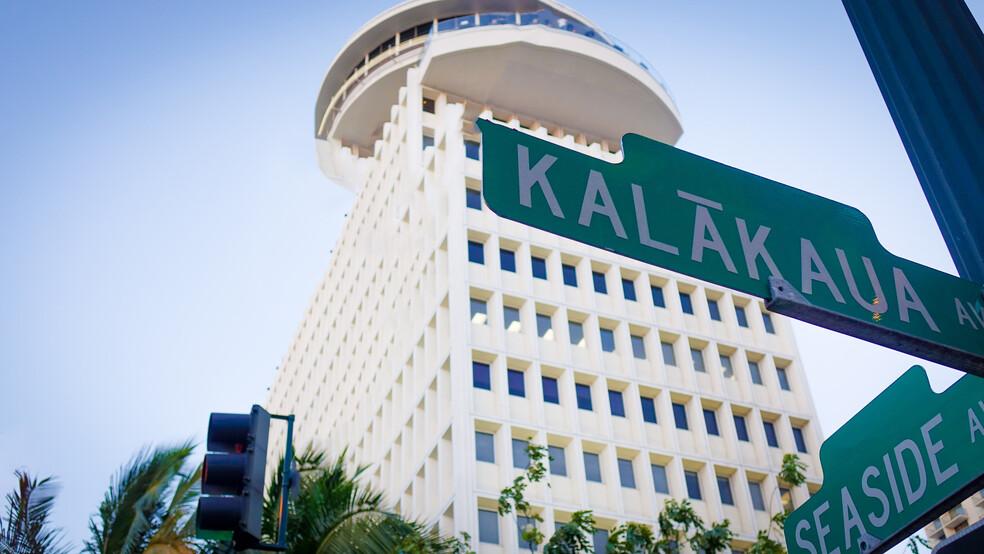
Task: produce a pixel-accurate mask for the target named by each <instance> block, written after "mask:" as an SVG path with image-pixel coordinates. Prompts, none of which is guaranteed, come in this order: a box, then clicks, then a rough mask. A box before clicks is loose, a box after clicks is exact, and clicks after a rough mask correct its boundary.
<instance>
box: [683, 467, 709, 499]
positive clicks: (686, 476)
mask: <svg viewBox="0 0 984 554" xmlns="http://www.w3.org/2000/svg"><path fill="white" fill-rule="evenodd" d="M683 480H684V481H686V482H687V496H689V497H690V498H693V499H694V500H703V499H704V496H703V495H702V494H701V493H700V475H698V474H697V472H696V471H684V472H683Z"/></svg>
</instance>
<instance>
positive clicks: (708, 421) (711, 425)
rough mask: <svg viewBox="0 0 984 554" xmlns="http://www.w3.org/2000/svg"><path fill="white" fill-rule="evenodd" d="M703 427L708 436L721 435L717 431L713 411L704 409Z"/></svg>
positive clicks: (715, 416)
mask: <svg viewBox="0 0 984 554" xmlns="http://www.w3.org/2000/svg"><path fill="white" fill-rule="evenodd" d="M704 426H705V427H707V434H708V435H718V436H720V435H721V432H720V431H718V419H717V414H716V413H714V410H708V409H706V408H705V409H704Z"/></svg>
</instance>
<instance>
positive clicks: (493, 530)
mask: <svg viewBox="0 0 984 554" xmlns="http://www.w3.org/2000/svg"><path fill="white" fill-rule="evenodd" d="M478 540H479V542H486V543H489V544H499V514H497V513H495V512H493V511H491V510H479V511H478Z"/></svg>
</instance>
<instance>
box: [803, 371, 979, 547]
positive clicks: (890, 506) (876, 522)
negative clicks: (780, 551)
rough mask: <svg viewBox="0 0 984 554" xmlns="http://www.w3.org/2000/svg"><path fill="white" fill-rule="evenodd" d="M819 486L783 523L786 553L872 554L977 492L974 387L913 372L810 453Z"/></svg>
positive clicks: (975, 382)
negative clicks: (815, 458)
mask: <svg viewBox="0 0 984 554" xmlns="http://www.w3.org/2000/svg"><path fill="white" fill-rule="evenodd" d="M820 465H821V466H822V467H823V475H824V479H823V486H822V487H821V488H820V490H819V491H818V492H817V493H816V494H814V495H813V496H811V497H810V499H809V500H807V501H806V502H805V503H804V504H803V505H802V506H800V507H799V508H797V509H796V510H795V511H793V513H792V514H790V515H789V517H788V518H786V526H785V533H786V544H787V546H788V547H789V551H790V552H802V553H810V554H832V553H835V552H840V554H866V553H870V552H881V551H883V550H885V549H886V548H888V547H890V546H891V545H894V544H896V543H898V542H899V541H900V540H902V539H904V538H905V537H908V536H909V535H910V534H912V533H914V532H916V531H918V530H919V529H920V528H921V527H923V526H924V525H926V524H928V523H929V522H930V521H932V520H933V519H935V518H936V517H938V516H939V515H940V514H941V513H942V512H944V511H945V510H946V509H948V508H950V507H952V506H953V505H954V504H955V503H957V502H959V501H960V500H963V499H964V498H966V497H967V496H969V495H970V494H971V493H973V492H974V491H976V490H978V489H980V487H981V485H982V482H981V481H980V479H981V476H982V472H984V379H981V378H979V377H977V376H974V375H965V376H963V377H961V378H960V380H958V381H957V382H956V383H954V384H953V385H952V386H950V388H948V389H947V390H946V391H944V392H942V393H940V394H936V393H934V392H933V391H932V389H930V387H929V380H928V379H927V377H926V371H925V370H924V369H923V368H921V367H919V366H913V367H912V368H910V369H909V371H907V372H905V373H904V374H903V375H902V376H901V377H899V378H898V380H896V381H895V382H894V383H892V384H891V385H890V386H889V387H888V388H887V389H885V391H884V392H882V393H881V394H879V395H878V397H876V398H875V399H874V400H872V401H871V402H870V403H868V405H867V406H865V407H864V408H863V409H862V410H861V411H860V412H858V414H857V415H855V416H854V417H853V418H851V420H850V421H848V422H847V423H845V424H844V426H843V427H841V428H840V429H838V430H837V432H835V433H834V434H833V435H832V436H831V437H830V438H829V439H827V440H826V441H824V443H823V446H822V447H821V448H820Z"/></svg>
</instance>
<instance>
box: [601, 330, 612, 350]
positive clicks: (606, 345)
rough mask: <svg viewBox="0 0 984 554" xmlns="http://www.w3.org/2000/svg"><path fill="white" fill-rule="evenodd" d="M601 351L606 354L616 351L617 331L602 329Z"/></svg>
mask: <svg viewBox="0 0 984 554" xmlns="http://www.w3.org/2000/svg"><path fill="white" fill-rule="evenodd" d="M601 349H602V350H604V351H605V352H614V351H615V331H613V330H611V329H605V328H604V327H602V328H601Z"/></svg>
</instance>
